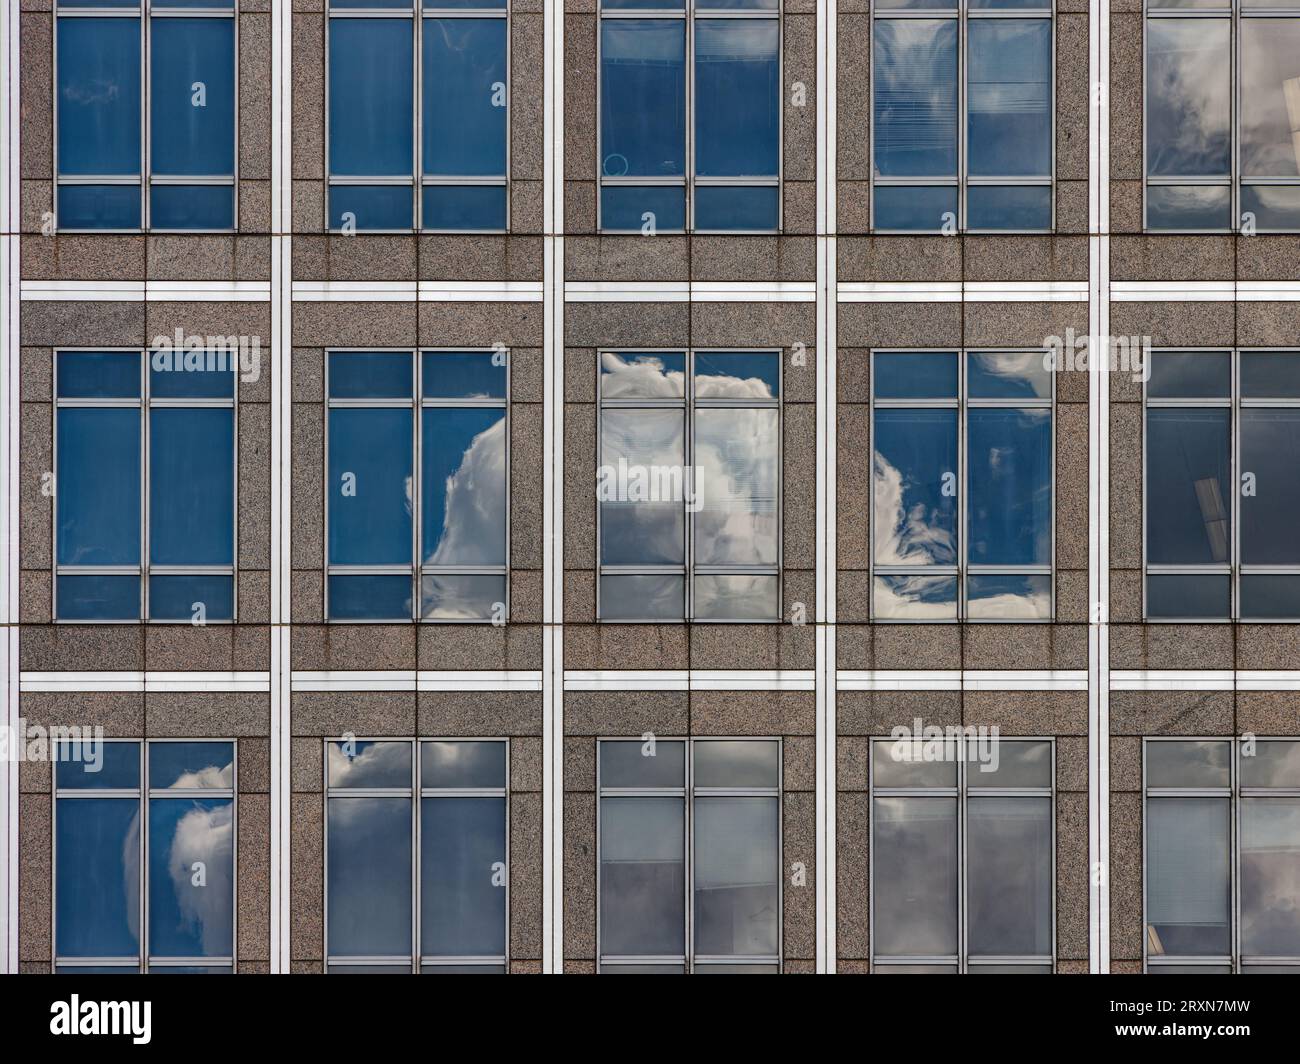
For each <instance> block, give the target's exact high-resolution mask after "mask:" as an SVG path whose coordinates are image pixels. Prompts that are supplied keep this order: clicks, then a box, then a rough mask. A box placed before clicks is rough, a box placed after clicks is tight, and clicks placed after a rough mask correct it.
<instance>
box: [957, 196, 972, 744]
mask: <svg viewBox="0 0 1300 1064" xmlns="http://www.w3.org/2000/svg"><path fill="white" fill-rule="evenodd" d="M962 195H963V197H964V195H965V193H964V192H963V193H962ZM962 342H963V344H964V343H965V337H964V336H963V337H962ZM966 357H967V356H966V348H965V347H964V346H963V347H960V348H959V349H958V350H957V621H958V623H963V622H965V620H966V585H967V576H966V570H967V565H968V563H969V559H968V558H967V552H968V550H969V546H968V541H969V538H970V537H969V536H967V534H966V522H967V520H968V517H969V513H970V507H969V506H968V505H967V502H966V495H967V493H968V492H969V491H970V448H969V447H968V446H967V441H966V437H967V435H968V433H969V432H970V424H969V420H970V418H969V415H970V410H969V408H968V406H967V396H966V390H967V385H966ZM964 752H965V751H963V753H964Z"/></svg>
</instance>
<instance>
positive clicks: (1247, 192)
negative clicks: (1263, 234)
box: [1241, 185, 1300, 232]
mask: <svg viewBox="0 0 1300 1064" xmlns="http://www.w3.org/2000/svg"><path fill="white" fill-rule="evenodd" d="M1241 213H1242V216H1243V217H1242V224H1243V225H1245V223H1246V218H1245V215H1246V214H1248V213H1249V214H1253V215H1254V216H1255V229H1256V231H1257V232H1259V231H1268V230H1276V229H1287V230H1291V229H1300V186H1297V185H1242V187H1241Z"/></svg>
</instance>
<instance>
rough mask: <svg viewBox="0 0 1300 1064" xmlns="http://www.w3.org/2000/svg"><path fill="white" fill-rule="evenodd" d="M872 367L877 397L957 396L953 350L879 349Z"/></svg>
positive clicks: (952, 397)
mask: <svg viewBox="0 0 1300 1064" xmlns="http://www.w3.org/2000/svg"><path fill="white" fill-rule="evenodd" d="M971 357H972V359H975V358H977V357H979V356H971ZM872 368H873V371H874V379H873V380H872V387H873V388H874V390H875V392H874V394H875V397H876V398H877V399H955V398H957V353H956V352H955V351H898V352H894V351H889V352H882V353H880V354H877V355H875V356H874V358H873V361H872ZM971 368H972V370H974V368H975V367H974V365H973V364H972V367H971Z"/></svg>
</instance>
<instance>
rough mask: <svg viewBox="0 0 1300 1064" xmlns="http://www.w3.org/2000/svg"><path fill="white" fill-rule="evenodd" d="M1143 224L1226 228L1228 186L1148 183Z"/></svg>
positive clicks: (1229, 214) (1229, 218)
mask: <svg viewBox="0 0 1300 1064" xmlns="http://www.w3.org/2000/svg"><path fill="white" fill-rule="evenodd" d="M1160 21H1162V22H1163V21H1164V20H1163V19H1161V20H1160ZM1147 228H1148V229H1186V230H1201V229H1230V228H1232V189H1231V188H1229V187H1228V186H1227V185H1148V186H1147Z"/></svg>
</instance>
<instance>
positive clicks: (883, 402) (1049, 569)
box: [867, 346, 1058, 624]
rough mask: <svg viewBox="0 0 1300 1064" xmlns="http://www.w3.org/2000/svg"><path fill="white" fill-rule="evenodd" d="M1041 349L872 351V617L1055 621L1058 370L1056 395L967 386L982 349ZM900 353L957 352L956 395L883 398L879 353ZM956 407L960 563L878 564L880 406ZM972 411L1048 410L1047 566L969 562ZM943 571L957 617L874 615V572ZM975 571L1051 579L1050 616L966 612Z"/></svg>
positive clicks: (1007, 350) (1023, 350)
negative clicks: (989, 394) (975, 392)
mask: <svg viewBox="0 0 1300 1064" xmlns="http://www.w3.org/2000/svg"><path fill="white" fill-rule="evenodd" d="M1040 353H1041V354H1042V355H1043V356H1044V358H1046V357H1047V355H1048V351H1047V349H1046V348H1041V349H1040V348H1035V347H1016V346H1007V347H873V348H872V349H871V350H870V352H869V358H870V366H869V385H868V387H869V392H868V394H869V395H870V413H869V423H868V429H867V432H868V439H869V440H870V441H871V454H870V456H869V458H868V461H869V463H870V468H869V469H868V473H867V476H868V489H867V514H868V520H867V579H868V587H869V592H868V594H869V600H868V607H867V608H868V616H869V617H871V619H872V620H873V621H874V622H877V623H888V624H1052V623H1054V622H1055V620H1056V570H1057V566H1056V495H1057V492H1056V456H1057V443H1056V430H1057V425H1058V420H1057V387H1056V377H1057V374H1056V372H1055V371H1053V372H1051V373H1049V375H1048V379H1049V380H1050V381H1051V382H1052V394H1051V396H1050V397H1049V398H1046V399H1043V398H1031V399H1024V398H1019V399H1016V398H997V399H984V398H975V399H972V398H970V395H969V389H968V387H967V377H968V374H967V372H966V371H967V365H968V362H969V356H970V355H980V354H1040ZM898 354H954V355H955V356H956V358H957V394H956V397H955V398H952V399H880V398H878V397H877V394H876V356H877V355H885V356H889V355H898ZM890 409H893V410H923V409H931V410H956V411H957V469H956V470H954V472H956V473H957V563H956V564H955V565H928V566H923V565H878V564H877V563H876V520H875V500H876V476H875V446H876V445H875V440H876V411H877V410H890ZM971 410H1047V411H1048V416H1049V417H1050V418H1051V432H1050V437H1051V443H1052V450H1051V456H1050V463H1051V469H1050V477H1049V488H1050V490H1051V507H1050V516H1049V519H1048V520H1049V523H1050V525H1051V527H1050V529H1049V540H1048V542H1049V548H1048V550H1049V555H1048V556H1049V558H1050V561H1049V562H1048V563H1047V564H1046V565H986V564H976V565H972V564H970V563H969V561H968V557H967V555H968V550H969V545H970V536H969V534H968V533H969V529H968V527H967V521H968V519H969V507H968V504H967V498H968V494H969V477H968V469H969V459H970V446H969V425H968V419H967V414H968V413H969V411H971ZM877 575H880V576H945V577H953V578H955V579H956V581H957V611H956V616H955V617H888V618H881V617H877V616H876V576H877ZM971 576H1046V577H1047V578H1048V615H1047V616H1046V617H977V618H971V617H970V616H968V610H967V605H968V603H967V590H968V586H969V578H970V577H971Z"/></svg>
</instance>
